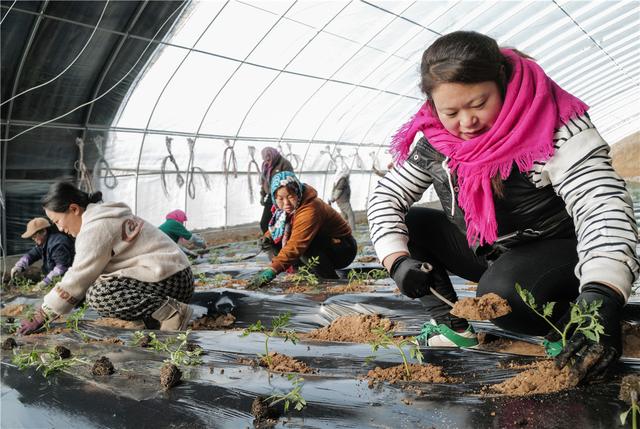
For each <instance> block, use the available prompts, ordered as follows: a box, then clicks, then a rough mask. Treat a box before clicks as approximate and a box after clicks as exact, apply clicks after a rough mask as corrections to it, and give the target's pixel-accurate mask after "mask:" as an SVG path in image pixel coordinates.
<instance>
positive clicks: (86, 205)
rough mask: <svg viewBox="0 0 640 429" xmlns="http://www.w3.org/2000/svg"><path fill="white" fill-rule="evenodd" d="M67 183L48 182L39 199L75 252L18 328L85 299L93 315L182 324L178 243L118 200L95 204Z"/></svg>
mask: <svg viewBox="0 0 640 429" xmlns="http://www.w3.org/2000/svg"><path fill="white" fill-rule="evenodd" d="M101 199H102V194H101V193H100V192H97V193H95V194H87V193H86V192H83V191H81V190H79V189H77V188H76V187H75V186H73V185H72V184H70V183H64V182H59V183H55V184H53V185H52V186H51V188H50V189H49V193H48V194H47V195H46V196H45V197H44V199H43V207H44V210H45V212H46V214H47V216H48V217H49V219H51V221H52V222H53V223H54V224H55V225H56V226H57V227H58V229H59V230H60V231H63V232H65V233H67V234H69V235H71V236H73V237H75V238H76V242H75V248H76V257H75V259H74V261H73V265H72V266H71V267H70V268H69V270H68V271H67V272H66V273H65V275H64V277H63V278H62V279H61V280H60V282H59V283H58V284H57V285H56V286H55V287H54V288H53V289H52V290H51V291H50V292H49V293H48V294H47V295H46V296H45V297H44V302H43V304H42V307H41V308H40V309H39V310H38V312H37V314H36V316H35V317H34V318H33V319H32V320H31V321H23V323H22V325H21V327H20V329H19V333H21V334H29V333H31V332H33V331H36V330H38V329H39V328H40V327H41V326H42V325H43V324H44V322H45V321H46V320H52V319H55V318H56V317H58V316H60V315H62V314H66V313H69V312H70V311H71V310H72V309H73V307H74V306H75V305H76V304H78V303H79V302H81V301H82V300H83V299H86V302H87V304H88V305H89V306H90V307H92V308H93V309H95V310H96V311H97V312H98V313H99V314H100V315H101V316H104V317H115V318H118V319H123V320H140V319H142V320H145V322H146V323H148V322H149V319H150V318H153V319H155V320H157V321H159V322H160V329H162V330H176V329H179V330H183V329H185V328H186V326H187V324H188V322H189V319H190V317H191V315H192V310H191V309H190V308H189V306H188V305H187V304H186V303H187V302H188V301H189V299H190V298H191V295H192V294H193V273H192V272H191V267H190V264H189V260H188V259H187V258H186V256H185V255H184V254H183V253H182V252H181V251H180V249H179V247H178V246H177V245H176V244H175V243H174V242H173V241H172V240H171V239H170V238H169V237H168V236H167V235H166V234H164V233H163V232H162V231H160V230H159V229H158V228H156V227H155V226H154V225H152V224H150V223H148V222H146V221H144V220H143V219H141V218H139V217H137V216H134V215H133V213H132V212H131V209H130V208H129V207H127V205H125V204H123V203H102V204H97V203H98V202H100V201H101Z"/></svg>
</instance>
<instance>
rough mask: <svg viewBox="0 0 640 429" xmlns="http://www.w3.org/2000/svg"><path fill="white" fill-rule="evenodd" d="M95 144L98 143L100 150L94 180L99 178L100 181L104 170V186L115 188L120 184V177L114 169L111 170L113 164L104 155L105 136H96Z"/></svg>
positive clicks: (94, 167)
mask: <svg viewBox="0 0 640 429" xmlns="http://www.w3.org/2000/svg"><path fill="white" fill-rule="evenodd" d="M93 144H94V145H96V149H97V151H98V160H97V161H96V163H95V165H94V166H93V180H97V181H98V182H99V181H100V178H103V176H102V170H104V171H105V175H104V186H106V187H107V188H109V189H114V188H115V187H116V186H118V178H117V177H116V175H115V174H114V173H113V170H111V166H110V165H109V163H108V162H107V160H106V159H105V157H104V145H105V141H104V138H102V136H96V137H94V138H93Z"/></svg>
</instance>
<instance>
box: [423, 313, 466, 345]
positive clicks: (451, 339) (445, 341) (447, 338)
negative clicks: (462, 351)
mask: <svg viewBox="0 0 640 429" xmlns="http://www.w3.org/2000/svg"><path fill="white" fill-rule="evenodd" d="M416 338H417V339H418V341H420V342H421V343H423V344H425V345H426V346H427V347H460V348H470V347H475V346H477V345H478V337H477V336H476V332H475V331H474V330H473V328H472V327H471V325H469V327H468V328H467V329H466V330H464V331H463V332H456V331H454V330H453V329H451V328H450V327H448V326H447V325H445V324H442V323H441V324H438V323H437V322H436V321H435V320H433V319H431V320H430V321H429V322H427V323H425V324H424V325H422V330H421V331H420V335H418V336H417V337H416Z"/></svg>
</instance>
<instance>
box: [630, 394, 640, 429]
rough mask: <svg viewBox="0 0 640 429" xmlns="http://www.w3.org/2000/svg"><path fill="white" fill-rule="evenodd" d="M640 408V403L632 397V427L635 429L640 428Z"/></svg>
mask: <svg viewBox="0 0 640 429" xmlns="http://www.w3.org/2000/svg"><path fill="white" fill-rule="evenodd" d="M639 410H640V408H639V407H638V403H637V402H636V401H635V400H634V398H631V427H632V428H633V429H638V411H639Z"/></svg>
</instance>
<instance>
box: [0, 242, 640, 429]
mask: <svg viewBox="0 0 640 429" xmlns="http://www.w3.org/2000/svg"><path fill="white" fill-rule="evenodd" d="M359 235H360V234H359ZM254 246H255V244H254V243H248V242H243V243H235V244H231V245H228V246H223V247H222V248H220V249H218V250H217V251H216V254H215V259H216V260H215V262H216V264H211V263H210V258H211V255H207V256H205V257H201V258H198V259H196V260H195V261H194V272H195V273H196V276H198V275H199V274H200V273H203V276H206V277H207V278H208V282H209V283H210V284H211V283H215V279H216V278H222V277H223V276H220V274H226V275H228V276H232V277H233V278H235V279H243V278H244V279H246V278H248V277H249V276H250V275H251V274H253V273H255V272H257V271H258V270H259V269H260V268H261V267H263V266H265V265H266V264H267V262H268V261H267V259H266V257H264V256H263V255H259V256H258V257H257V258H255V259H249V260H248V261H242V262H239V260H240V259H241V258H243V257H245V256H248V255H251V254H252V253H255V249H254ZM363 253H364V254H371V253H372V248H371V247H370V246H365V247H364V249H363ZM235 261H238V262H235ZM352 267H353V268H358V267H362V268H363V269H365V270H366V269H370V268H372V264H363V263H354V264H353V265H352ZM226 278H228V277H226ZM453 280H454V283H455V286H456V289H457V290H458V293H459V295H460V296H461V297H465V296H472V295H473V293H474V292H473V291H470V290H469V287H468V285H466V284H465V282H464V281H463V280H462V279H460V278H457V277H453ZM341 282H342V283H343V284H344V283H345V282H346V280H342V281H341ZM322 286H323V285H321V287H322ZM394 289H395V285H394V284H393V282H392V281H390V280H389V279H383V280H378V281H376V283H375V286H374V287H373V289H372V290H373V291H372V292H368V293H354V294H342V295H328V294H325V293H322V292H320V293H317V294H288V295H287V294H284V293H282V290H281V289H279V288H278V287H275V288H270V289H269V290H267V291H264V292H251V291H245V290H242V289H234V288H211V286H209V288H202V287H198V288H197V292H196V294H195V295H194V297H193V299H192V301H191V305H192V306H193V308H194V309H195V317H198V316H201V315H206V314H208V315H214V314H219V313H221V312H226V311H230V312H231V313H232V314H233V315H234V316H235V317H236V322H235V323H234V324H233V326H232V327H231V329H229V330H226V331H225V330H217V331H193V332H192V333H191V335H190V339H191V340H193V341H195V342H196V343H197V344H198V345H199V346H201V347H202V348H203V349H204V351H205V353H204V355H203V356H202V357H203V361H204V363H203V364H202V365H199V366H195V367H188V369H183V371H184V376H183V379H184V382H183V383H182V384H180V385H178V386H177V387H174V388H173V389H171V390H169V391H163V390H162V389H161V388H160V385H159V383H158V377H159V370H160V367H161V366H162V360H163V359H165V358H166V356H165V355H164V354H162V353H158V352H154V351H150V350H147V349H142V348H140V347H136V346H133V345H131V339H132V334H133V331H131V330H123V329H116V328H107V327H103V326H97V325H94V324H92V323H90V322H89V321H87V320H85V322H83V323H82V324H81V329H82V332H83V333H84V334H85V335H88V336H89V337H90V338H95V339H101V338H106V337H113V336H117V337H118V338H120V339H122V340H123V341H124V342H125V345H114V344H95V343H94V344H92V343H85V342H84V341H82V339H81V338H80V337H79V336H78V334H75V333H67V334H58V335H47V336H39V337H18V342H19V344H20V343H21V347H22V350H29V349H30V347H31V344H32V343H33V344H34V345H35V344H37V345H38V346H37V348H38V349H41V348H43V347H45V346H53V345H57V344H63V345H65V346H67V347H68V348H69V349H71V351H72V353H73V354H74V355H75V356H81V357H83V358H85V359H87V360H89V361H93V360H95V359H97V358H98V357H100V356H103V355H104V356H107V357H109V358H110V359H111V360H112V361H113V363H114V365H115V367H116V373H115V374H114V375H112V376H110V377H96V376H92V375H90V373H89V368H90V366H77V367H73V368H72V369H70V370H67V371H66V372H65V373H64V374H58V375H53V376H50V377H49V378H47V379H45V378H43V377H42V376H41V375H39V374H35V373H34V372H33V371H32V370H27V371H26V372H21V371H19V370H18V369H17V368H16V367H15V366H14V365H12V364H10V363H9V358H10V356H7V355H6V353H5V356H3V362H2V407H3V413H2V427H50V426H51V427H62V426H66V427H78V428H80V427H82V428H88V427H91V428H93V427H151V426H153V427H220V428H239V427H251V426H252V422H253V416H252V415H251V404H252V401H253V400H254V398H255V397H256V396H257V395H263V396H268V395H271V394H273V393H286V392H288V391H290V390H291V388H292V381H291V380H289V379H288V378H287V377H286V376H284V375H280V374H270V373H269V372H268V371H266V370H265V369H263V368H259V367H257V368H255V367H252V366H250V365H247V364H245V363H239V361H238V359H239V358H245V359H255V358H256V356H257V354H258V353H263V351H264V341H263V337H262V336H261V335H260V334H251V335H249V336H248V337H241V336H240V334H241V333H242V329H243V328H246V327H248V326H249V325H250V324H252V323H255V322H256V321H258V320H260V321H262V322H263V323H264V324H266V325H267V326H269V325H270V322H271V320H272V319H273V318H274V317H276V316H278V315H280V314H283V313H285V312H290V313H291V315H292V317H291V322H290V325H289V326H288V328H291V329H295V330H296V331H298V332H308V331H310V330H312V329H315V328H318V327H322V326H326V325H328V324H329V323H330V322H331V321H332V320H333V318H334V317H335V312H333V311H327V310H326V309H327V308H332V309H342V310H343V312H344V311H349V309H351V311H352V312H357V311H359V310H361V309H362V308H366V309H367V310H369V311H373V312H377V313H380V314H381V315H383V316H384V317H388V318H389V319H391V320H393V321H396V322H401V323H402V324H403V327H404V328H403V333H405V334H417V333H418V331H419V328H420V326H421V325H422V323H423V322H424V321H425V320H424V314H423V310H422V307H421V305H420V304H419V303H418V302H416V301H411V300H409V299H407V298H405V297H402V296H400V295H397V294H395V293H394ZM635 301H637V300H636V299H634V303H632V304H630V305H629V306H628V310H631V311H630V312H629V314H634V313H635V316H632V317H634V319H636V318H637V314H638V312H639V311H638V310H640V305H638V302H635ZM12 302H13V303H22V302H36V300H35V299H34V298H28V297H19V298H16V299H15V300H13V301H12ZM95 317H97V315H96V314H95V313H93V312H91V311H90V312H88V313H87V316H86V319H93V318H95ZM490 326H491V325H490V324H479V325H478V327H479V328H480V329H486V328H488V327H490ZM494 332H497V333H498V334H500V331H499V330H497V331H496V330H494ZM166 336H167V335H166V334H165V333H161V334H159V337H160V338H164V337H166ZM515 337H516V338H518V336H515ZM519 338H520V339H528V340H529V341H531V338H527V337H519ZM270 351H277V352H280V353H284V354H287V355H289V356H292V357H295V358H296V359H298V360H301V361H303V362H305V363H306V364H308V365H309V366H310V367H312V368H314V369H315V370H317V373H316V374H311V375H307V374H305V375H303V376H302V377H303V378H304V384H303V387H302V391H301V393H302V395H303V397H304V398H305V400H306V401H307V407H306V408H304V409H303V410H302V411H300V412H298V411H291V410H290V411H289V413H288V414H287V415H286V417H284V418H281V419H280V421H279V423H278V425H277V427H305V428H316V427H317V428H336V427H349V428H353V427H357V428H360V427H376V428H379V427H389V428H391V427H393V428H403V427H407V428H409V427H411V428H414V427H415V428H431V427H436V428H480V427H483V428H484V427H487V428H489V427H495V428H502V427H535V428H546V427H567V426H566V424H567V422H571V425H572V426H574V427H616V425H617V424H618V421H619V420H618V416H619V414H620V413H621V412H622V411H624V410H625V409H626V405H625V404H624V403H623V402H622V401H619V400H618V399H617V396H618V390H619V385H620V379H621V377H622V376H623V375H625V374H627V373H630V372H634V371H638V369H640V360H638V359H625V360H624V362H621V363H620V364H619V365H618V366H617V368H616V370H615V374H614V376H613V377H612V378H611V379H610V380H609V381H608V382H606V383H604V384H597V385H591V386H583V387H579V388H577V389H573V390H570V391H566V392H562V393H557V394H552V395H544V396H535V397H504V396H498V395H489V396H485V395H482V394H481V389H482V387H483V386H487V385H491V384H495V383H499V382H501V381H503V380H505V379H506V378H508V377H511V376H513V375H514V374H516V373H517V372H516V371H514V370H510V369H506V365H504V364H506V363H509V362H518V363H526V362H530V361H532V360H534V359H535V358H532V357H523V356H516V355H509V354H504V353H496V352H483V351H473V350H446V349H430V350H427V349H425V348H423V349H422V351H423V353H424V361H425V363H432V364H435V365H439V366H442V367H443V369H444V372H445V374H446V375H447V376H449V377H454V378H455V379H457V380H458V382H456V383H452V384H427V383H414V384H412V386H413V389H406V387H407V385H391V384H388V383H381V384H377V385H375V386H373V387H369V385H368V380H367V379H365V376H366V373H367V372H368V371H369V370H370V369H372V368H374V367H375V366H382V367H385V366H393V365H398V364H400V363H401V358H400V357H399V354H397V353H394V352H393V351H392V350H384V349H381V350H379V351H378V352H376V353H375V356H376V357H375V359H374V360H373V361H368V360H367V358H368V357H369V356H371V355H372V354H373V353H372V351H371V347H370V346H369V345H368V344H355V343H335V342H317V341H301V342H299V343H298V344H296V345H294V344H292V343H290V342H285V341H283V339H281V338H272V339H271V340H270ZM498 364H503V365H498ZM416 390H417V391H418V392H417V391H416Z"/></svg>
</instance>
